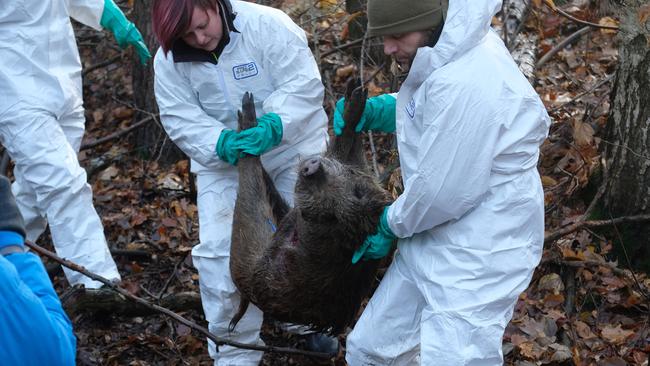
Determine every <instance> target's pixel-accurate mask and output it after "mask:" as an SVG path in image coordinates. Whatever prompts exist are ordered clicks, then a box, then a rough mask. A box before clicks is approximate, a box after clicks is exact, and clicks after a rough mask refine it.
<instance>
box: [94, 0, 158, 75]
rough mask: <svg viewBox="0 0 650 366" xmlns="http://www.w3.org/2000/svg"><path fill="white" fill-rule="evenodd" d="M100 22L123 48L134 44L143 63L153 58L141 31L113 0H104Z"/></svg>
mask: <svg viewBox="0 0 650 366" xmlns="http://www.w3.org/2000/svg"><path fill="white" fill-rule="evenodd" d="M99 24H100V25H101V26H102V27H104V28H106V29H108V30H110V31H111V32H112V33H113V35H114V36H115V40H116V41H117V44H118V45H119V46H120V47H121V48H125V47H126V46H128V45H133V47H135V51H136V52H137V53H138V57H140V62H141V63H142V64H143V65H145V64H146V63H147V61H148V60H149V59H150V58H151V54H150V53H149V50H148V49H147V45H146V44H145V43H144V39H142V35H141V34H140V31H139V30H138V28H136V27H135V24H133V23H131V22H130V21H129V20H128V19H126V16H125V15H124V13H122V10H120V8H119V7H118V6H117V5H116V4H115V2H113V0H104V11H103V12H102V19H101V20H100V21H99Z"/></svg>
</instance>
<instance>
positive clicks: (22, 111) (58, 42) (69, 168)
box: [0, 0, 120, 287]
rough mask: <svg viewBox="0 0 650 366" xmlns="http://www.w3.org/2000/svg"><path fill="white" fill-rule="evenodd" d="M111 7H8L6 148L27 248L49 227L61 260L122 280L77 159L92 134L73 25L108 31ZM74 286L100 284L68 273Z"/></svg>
mask: <svg viewBox="0 0 650 366" xmlns="http://www.w3.org/2000/svg"><path fill="white" fill-rule="evenodd" d="M103 8H104V1H103V0H95V1H92V0H88V1H83V0H68V1H63V0H53V1H49V0H48V1H43V0H11V1H3V2H2V6H0V141H1V142H2V145H3V146H5V148H6V149H7V151H9V154H10V155H11V157H12V158H13V160H14V161H15V163H16V169H15V175H16V182H15V183H14V185H13V187H12V189H13V191H14V195H15V196H16V201H17V203H18V206H19V209H20V212H21V213H22V215H23V217H24V218H25V226H26V228H27V240H29V241H36V239H37V238H38V237H39V236H40V235H41V234H42V233H43V231H44V230H45V227H46V221H45V217H47V222H49V225H50V232H51V233H52V239H53V242H54V246H55V248H56V251H57V253H58V254H59V255H60V256H61V257H64V258H66V259H68V260H71V261H73V262H75V263H77V264H79V265H82V266H84V267H86V269H88V270H89V271H91V272H94V273H96V274H99V275H101V276H104V277H106V278H108V279H113V280H119V278H120V276H119V274H118V272H117V268H116V267H115V262H114V261H113V259H112V258H111V256H110V253H109V251H108V247H107V245H106V239H105V237H104V229H103V227H102V223H101V220H100V219H99V216H98V215H97V212H96V211H95V208H94V207H93V202H92V191H91V188H90V186H89V185H88V184H87V183H86V173H85V171H84V170H83V169H82V168H81V167H80V166H79V162H78V160H77V152H78V151H79V147H80V145H81V139H82V137H83V133H84V122H85V119H84V110H83V100H82V86H81V62H80V60H79V52H78V50H77V44H76V40H75V37H74V33H73V29H72V24H71V23H70V17H71V16H72V17H73V18H75V19H76V20H78V21H80V22H82V23H84V24H87V25H89V26H92V27H93V28H95V29H101V27H100V25H99V20H100V18H101V15H102V11H103ZM64 271H65V273H66V277H67V278H68V280H69V281H70V283H71V284H78V283H82V284H84V285H85V286H86V287H99V286H100V285H101V283H100V282H96V281H92V280H91V279H90V278H88V277H85V276H83V275H82V274H80V273H78V272H74V271H69V270H67V269H64Z"/></svg>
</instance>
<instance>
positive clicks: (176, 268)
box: [155, 254, 188, 300]
mask: <svg viewBox="0 0 650 366" xmlns="http://www.w3.org/2000/svg"><path fill="white" fill-rule="evenodd" d="M187 255H188V254H185V255H184V256H183V258H181V260H179V261H178V262H176V264H175V265H174V269H173V270H172V274H171V275H170V276H169V278H168V279H167V281H165V284H164V285H163V287H162V289H161V290H160V291H159V292H158V295H157V296H155V298H157V299H158V300H160V299H161V298H162V296H163V294H164V293H165V291H167V288H168V287H169V285H170V284H171V283H172V279H173V278H174V277H176V271H178V266H180V265H181V263H183V262H184V261H185V258H187Z"/></svg>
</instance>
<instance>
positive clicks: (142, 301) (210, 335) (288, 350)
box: [25, 242, 331, 359]
mask: <svg viewBox="0 0 650 366" xmlns="http://www.w3.org/2000/svg"><path fill="white" fill-rule="evenodd" d="M25 244H26V245H27V246H28V247H29V248H30V249H31V250H33V251H35V252H36V253H38V254H40V255H43V256H45V257H47V258H50V259H52V260H53V261H55V262H57V263H59V264H61V265H62V266H64V267H67V268H70V269H71V270H73V271H76V272H79V273H82V274H84V275H86V276H87V277H89V278H91V279H93V280H95V281H99V282H101V283H103V284H104V285H106V287H108V288H110V289H112V290H114V291H116V292H118V293H119V294H121V295H122V296H124V297H126V298H128V299H130V300H133V301H135V302H136V303H138V304H141V305H143V306H146V307H147V308H150V309H152V310H155V311H157V312H159V313H163V314H165V315H167V316H168V317H170V318H172V319H174V320H176V321H177V322H179V323H181V324H183V325H185V326H187V327H189V328H191V329H194V330H196V331H197V332H199V333H201V334H203V335H204V336H206V337H207V338H209V339H210V340H212V341H213V342H214V343H215V344H216V345H217V347H218V346H221V345H228V346H231V347H237V348H242V349H249V350H254V351H264V352H276V353H288V354H297V355H303V356H308V357H315V358H323V359H329V358H331V355H329V354H326V353H321V352H310V351H303V350H299V349H295V348H287V347H275V346H260V345H253V344H245V343H239V342H235V341H231V340H228V339H225V338H221V337H217V336H216V335H214V334H213V333H210V331H209V330H208V329H207V328H205V327H202V326H200V325H198V324H196V323H194V322H192V321H190V320H187V319H185V318H184V317H182V316H180V315H179V314H176V313H174V312H173V311H171V310H169V309H166V308H164V307H162V306H159V305H155V304H151V303H149V302H148V301H147V300H145V299H143V298H141V297H138V296H135V295H132V294H131V293H130V292H128V291H127V290H125V289H123V288H121V287H119V286H117V285H116V284H114V283H112V282H111V281H109V280H108V279H106V278H104V277H102V276H99V275H97V274H95V273H92V272H89V271H87V270H86V269H85V268H83V267H81V266H79V265H77V264H74V263H72V262H70V261H68V260H66V259H62V258H60V257H59V256H57V255H56V254H54V253H52V252H50V251H49V250H47V249H45V248H42V247H40V246H38V245H36V244H34V243H31V242H26V243H25Z"/></svg>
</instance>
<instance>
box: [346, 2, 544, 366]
mask: <svg viewBox="0 0 650 366" xmlns="http://www.w3.org/2000/svg"><path fill="white" fill-rule="evenodd" d="M500 8H501V1H500V0H484V1H480V2H476V1H470V0H450V1H449V9H448V14H447V19H446V21H445V25H444V28H443V31H442V34H441V36H440V39H439V40H438V42H437V44H436V45H435V46H434V47H433V48H431V47H423V48H420V49H418V51H417V54H416V56H415V59H414V61H413V64H412V67H411V69H410V72H409V75H408V77H407V79H406V80H405V82H404V84H403V85H402V87H401V89H400V91H399V93H398V96H397V130H396V134H397V141H398V151H399V156H400V164H401V169H402V176H403V180H404V193H403V194H402V195H401V196H399V197H398V199H397V200H396V201H395V202H394V203H393V204H392V205H391V207H390V209H389V211H388V216H387V218H388V220H387V221H388V224H389V226H390V228H391V230H392V231H393V233H395V235H396V236H397V237H398V238H402V239H399V241H398V251H397V254H396V256H395V258H394V261H393V263H392V264H391V266H390V267H389V269H388V271H387V273H386V274H385V277H384V278H383V280H382V282H381V284H380V286H379V287H378V289H377V291H376V292H375V294H374V296H373V297H372V299H371V300H370V302H369V304H368V306H367V307H366V309H365V311H364V313H363V314H362V316H361V318H360V319H359V321H358V323H357V324H356V326H355V328H354V330H353V332H352V333H351V334H350V335H349V336H348V338H347V357H346V359H347V361H348V363H349V364H350V365H351V366H359V365H412V364H418V362H419V363H420V364H422V365H427V366H429V365H443V366H454V365H475V366H488V365H495V366H496V365H502V364H503V356H502V352H501V342H502V337H503V332H504V329H505V326H506V325H507V323H508V322H509V320H510V319H511V317H512V312H513V308H514V305H515V303H516V301H517V298H518V296H519V294H520V293H521V292H522V291H524V290H525V289H526V287H527V286H528V284H529V282H530V279H531V276H532V273H533V269H534V268H535V266H536V265H537V264H538V262H539V260H540V257H541V253H542V246H543V239H544V195H543V191H542V186H541V182H540V178H539V174H538V172H537V169H536V163H537V160H538V154H539V145H540V144H541V143H542V142H543V140H544V139H545V137H546V135H547V131H548V128H549V125H550V120H549V117H548V115H547V114H546V110H545V108H544V106H543V104H542V102H541V101H540V99H539V97H538V95H537V94H536V92H535V90H534V89H533V88H532V87H531V86H530V84H529V83H528V82H527V81H526V79H525V78H524V76H523V75H522V74H521V72H520V71H519V69H518V68H517V65H516V64H515V62H514V61H513V60H512V58H511V56H510V54H509V52H508V50H507V49H506V48H505V47H504V45H503V43H502V41H501V39H500V38H499V37H498V36H497V35H496V34H495V32H494V31H492V30H491V29H490V22H491V19H492V16H493V15H494V14H496V12H497V11H498V10H499V9H500Z"/></svg>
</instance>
